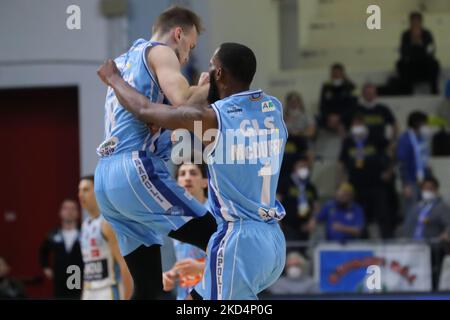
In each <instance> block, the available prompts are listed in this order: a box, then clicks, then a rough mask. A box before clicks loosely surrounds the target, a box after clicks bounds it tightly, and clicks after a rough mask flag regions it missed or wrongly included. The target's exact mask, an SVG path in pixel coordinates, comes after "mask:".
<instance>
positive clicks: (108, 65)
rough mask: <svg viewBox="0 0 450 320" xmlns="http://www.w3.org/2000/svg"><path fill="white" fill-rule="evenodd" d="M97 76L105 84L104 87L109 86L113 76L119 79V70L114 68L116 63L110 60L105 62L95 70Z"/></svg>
mask: <svg viewBox="0 0 450 320" xmlns="http://www.w3.org/2000/svg"><path fill="white" fill-rule="evenodd" d="M97 74H98V76H99V78H100V79H101V80H102V81H103V83H105V84H106V85H108V86H109V85H111V80H112V79H113V78H114V77H115V76H119V77H120V72H119V69H118V68H117V66H116V63H115V62H114V60H112V59H108V60H106V61H105V62H104V63H103V64H102V65H101V66H100V68H98V70H97Z"/></svg>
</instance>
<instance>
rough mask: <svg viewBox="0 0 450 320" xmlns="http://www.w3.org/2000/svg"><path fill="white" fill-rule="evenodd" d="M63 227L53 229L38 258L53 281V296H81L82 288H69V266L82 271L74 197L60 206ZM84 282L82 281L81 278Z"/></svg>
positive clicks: (77, 217)
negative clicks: (76, 267)
mask: <svg viewBox="0 0 450 320" xmlns="http://www.w3.org/2000/svg"><path fill="white" fill-rule="evenodd" d="M59 214H60V217H61V227H59V228H58V229H55V230H52V231H51V232H50V233H49V234H48V236H47V238H46V239H45V240H44V242H43V243H42V245H41V247H40V250H39V260H40V264H41V267H42V268H43V270H44V274H45V276H46V277H47V278H48V279H51V280H53V289H54V298H56V299H75V300H76V299H80V298H81V288H82V284H81V286H80V288H79V289H78V288H75V289H69V288H68V286H67V280H68V278H69V277H70V276H71V275H72V274H73V273H70V272H69V273H68V267H69V266H78V267H79V270H80V277H81V276H82V274H83V258H82V255H81V249H80V241H79V236H80V230H79V227H78V226H79V211H78V204H77V203H76V202H75V201H74V200H69V199H67V200H64V201H63V203H62V205H61V209H60V212H59ZM80 281H81V280H80Z"/></svg>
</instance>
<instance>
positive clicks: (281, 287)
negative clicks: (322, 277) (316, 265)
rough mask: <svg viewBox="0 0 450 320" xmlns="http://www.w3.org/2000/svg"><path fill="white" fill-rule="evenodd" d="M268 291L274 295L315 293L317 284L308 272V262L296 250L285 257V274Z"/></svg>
mask: <svg viewBox="0 0 450 320" xmlns="http://www.w3.org/2000/svg"><path fill="white" fill-rule="evenodd" d="M268 291H269V292H270V293H271V294H274V295H293V294H305V293H316V292H317V291H318V288H317V285H316V283H315V282H314V279H313V277H312V276H311V275H310V272H309V263H308V262H307V261H306V260H305V258H304V257H303V256H302V255H301V254H300V253H298V252H295V251H292V252H290V253H289V254H288V255H287V257H286V266H285V274H284V275H282V276H281V277H280V278H279V279H278V280H277V281H276V282H275V283H274V284H273V285H272V286H271V287H270V288H269V289H268Z"/></svg>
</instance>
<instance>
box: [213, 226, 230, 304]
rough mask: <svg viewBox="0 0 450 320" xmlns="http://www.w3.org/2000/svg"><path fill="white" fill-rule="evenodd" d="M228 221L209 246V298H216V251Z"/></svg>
mask: <svg viewBox="0 0 450 320" xmlns="http://www.w3.org/2000/svg"><path fill="white" fill-rule="evenodd" d="M227 229H228V222H225V223H224V224H223V227H222V230H221V231H220V233H219V234H218V235H217V237H216V238H215V239H214V243H213V246H212V248H211V260H210V265H209V267H210V269H211V300H217V270H216V267H217V253H218V251H219V246H220V242H222V240H223V238H224V237H225V234H226V233H227Z"/></svg>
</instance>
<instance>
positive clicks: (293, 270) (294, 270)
mask: <svg viewBox="0 0 450 320" xmlns="http://www.w3.org/2000/svg"><path fill="white" fill-rule="evenodd" d="M286 275H287V277H288V278H289V279H298V278H300V277H301V275H302V269H301V268H300V267H298V266H292V267H289V268H288V269H287V270H286Z"/></svg>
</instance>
